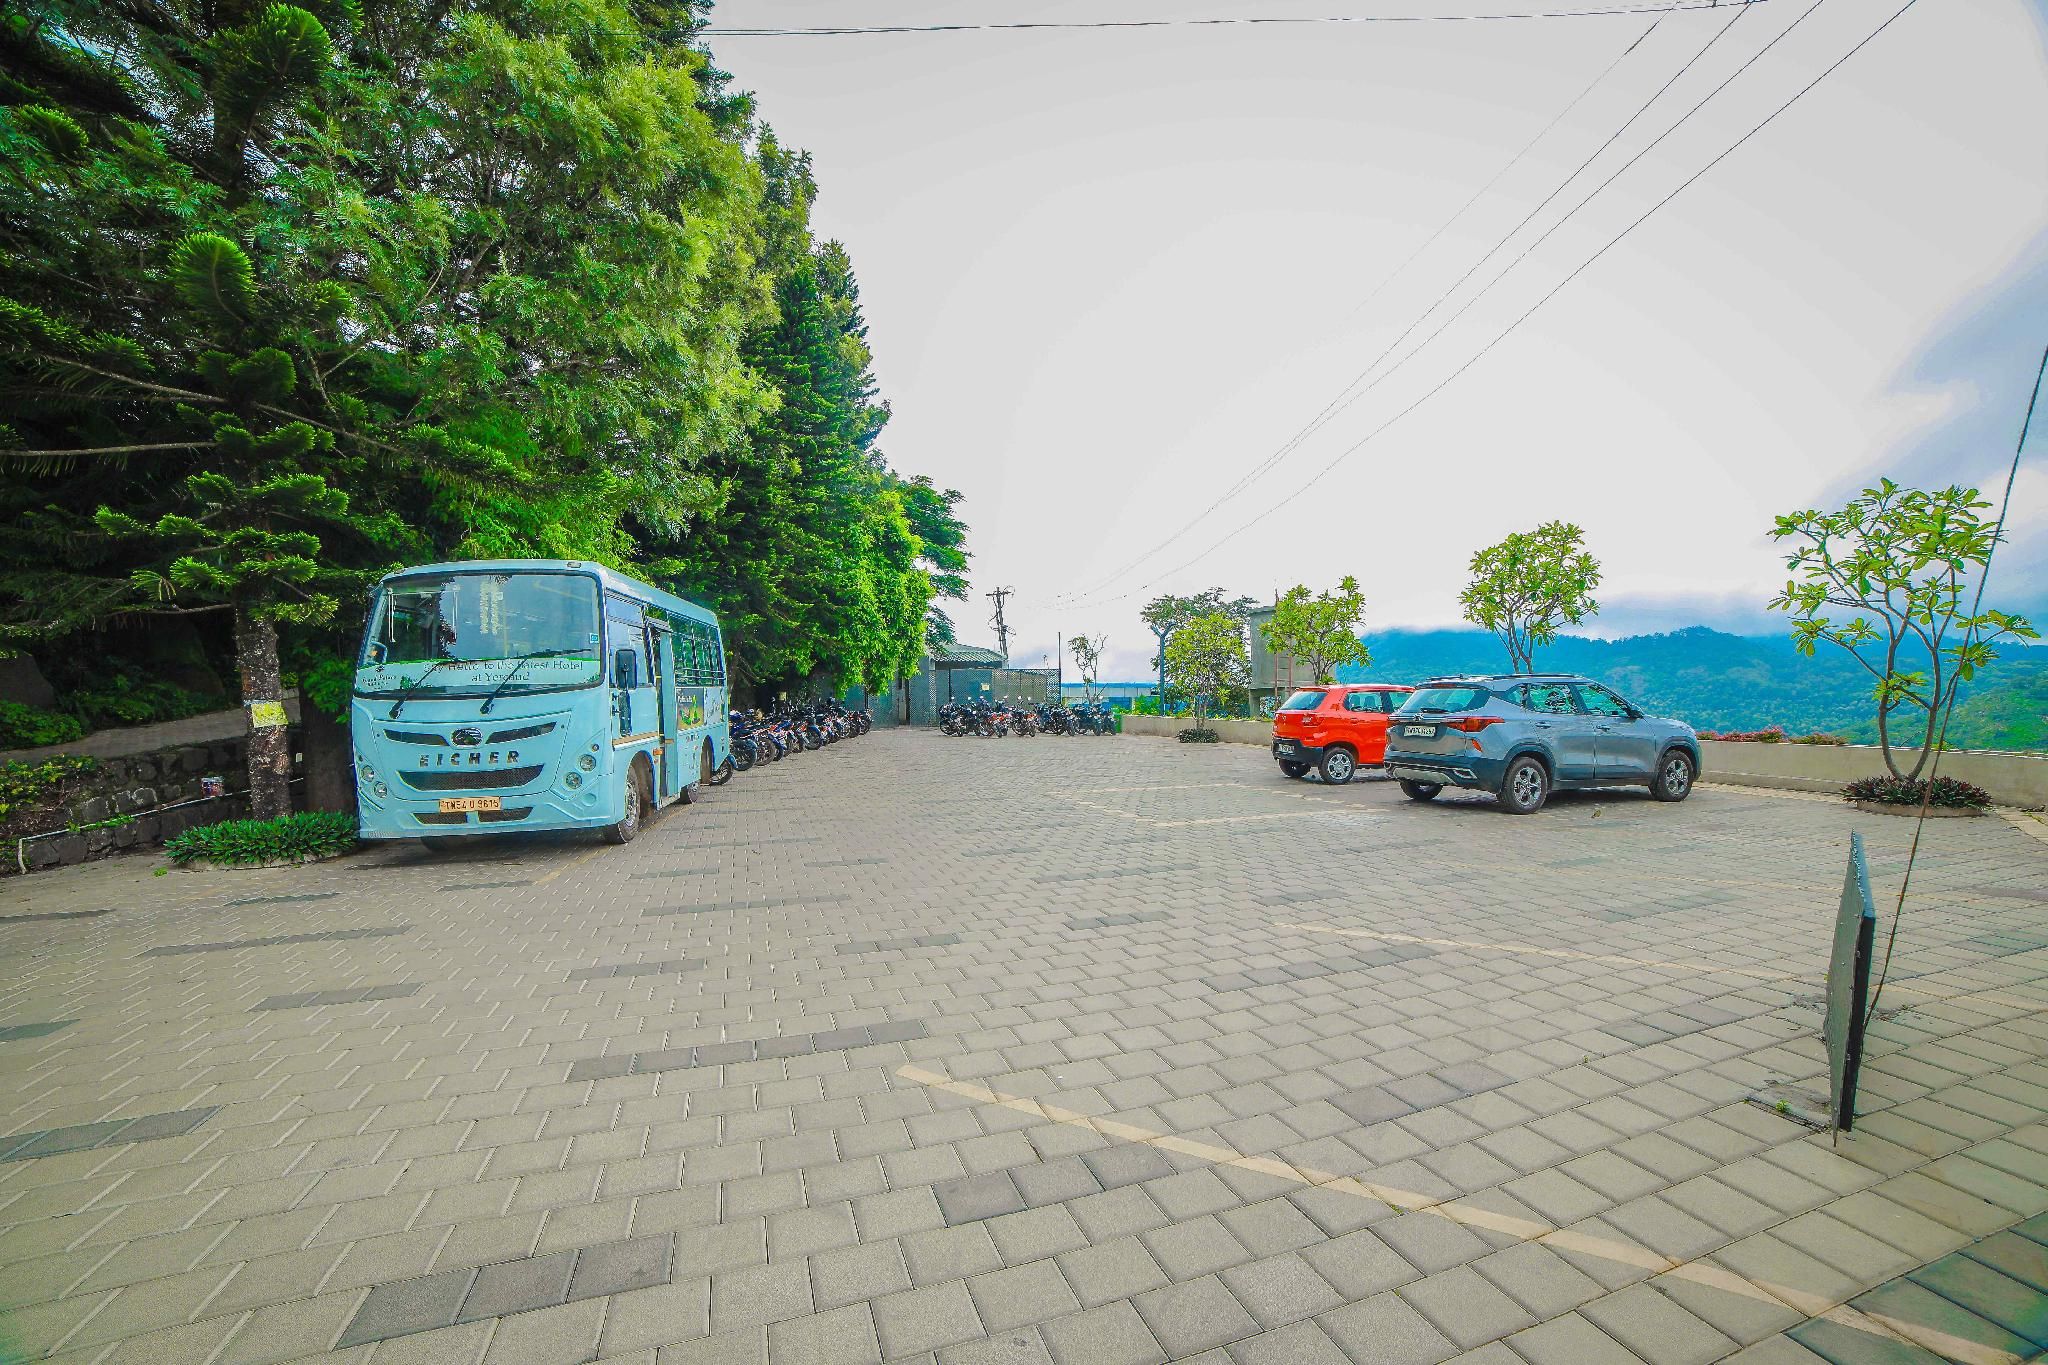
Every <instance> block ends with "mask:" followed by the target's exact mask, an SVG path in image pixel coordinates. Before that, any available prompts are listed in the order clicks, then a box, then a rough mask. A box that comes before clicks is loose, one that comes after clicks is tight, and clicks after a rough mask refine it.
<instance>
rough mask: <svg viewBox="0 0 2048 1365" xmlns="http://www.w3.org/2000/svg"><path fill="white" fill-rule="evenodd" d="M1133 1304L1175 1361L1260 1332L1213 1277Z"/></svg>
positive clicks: (1169, 1287) (1178, 1285)
mask: <svg viewBox="0 0 2048 1365" xmlns="http://www.w3.org/2000/svg"><path fill="white" fill-rule="evenodd" d="M1132 1302H1134V1303H1135V1304H1136V1305H1137V1308H1138V1312H1139V1313H1140V1314H1141V1315H1142V1316H1143V1317H1144V1319H1145V1322H1146V1325H1147V1326H1149V1327H1150V1328H1151V1329H1152V1335H1153V1337H1154V1338H1155V1339H1157V1341H1158V1342H1159V1344H1160V1345H1161V1346H1162V1347H1164V1348H1165V1349H1166V1352H1167V1354H1168V1355H1169V1356H1170V1357H1172V1358H1179V1357H1181V1356H1185V1355H1192V1354H1193V1353H1195V1352H1197V1351H1204V1350H1207V1349H1209V1348H1210V1347H1212V1346H1223V1345H1227V1344H1228V1343H1230V1342H1233V1341H1238V1340H1241V1339H1242V1338H1244V1337H1248V1336H1251V1335H1252V1334H1254V1333H1255V1332H1257V1331H1258V1330H1259V1325H1258V1323H1257V1321H1256V1320H1254V1319H1253V1318H1252V1316H1251V1314H1249V1313H1247V1312H1246V1311H1245V1310H1244V1306H1243V1305H1242V1304H1240V1303H1239V1302H1238V1301H1237V1298H1236V1296H1234V1295H1233V1294H1232V1293H1231V1292H1230V1289H1229V1288H1228V1286H1226V1285H1225V1284H1224V1283H1223V1281H1222V1280H1220V1279H1218V1278H1217V1277H1216V1276H1214V1275H1203V1276H1201V1277H1199V1278H1196V1279H1190V1280H1186V1281H1184V1282H1180V1283H1175V1284H1170V1285H1167V1286H1166V1287H1165V1288H1163V1289H1154V1290H1152V1291H1151V1292H1149V1293H1145V1294H1140V1295H1139V1296H1138V1297H1137V1298H1136V1299H1134V1300H1133V1301H1132Z"/></svg>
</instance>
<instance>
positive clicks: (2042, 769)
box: [1700, 739, 2048, 809]
mask: <svg viewBox="0 0 2048 1365" xmlns="http://www.w3.org/2000/svg"><path fill="white" fill-rule="evenodd" d="M1897 753H1898V755H1899V766H1900V767H1901V768H1910V767H1912V765H1913V760H1914V759H1915V758H1917V757H1918V756H1919V751H1918V750H1917V749H1902V750H1898V751H1897ZM1700 757H1701V758H1702V759H1703V760H1704V761H1705V764H1706V772H1704V773H1703V774H1701V776H1703V777H1704V778H1705V779H1706V780H1707V781H1709V782H1730V783H1734V784H1736V785H1738V786H1744V787H1778V788H1782V789H1785V790H1788V791H1806V792H1832V791H1837V790H1839V789H1840V788H1841V787H1842V786H1843V785H1844V784H1845V783H1849V782H1853V781H1855V780H1856V779H1857V778H1859V777H1875V776H1877V775H1878V774H1880V773H1882V772H1884V771H1885V766H1884V753H1883V751H1882V750H1880V749H1879V748H1878V747H1877V746H1876V745H1874V744H1755V743H1740V742H1735V743H1731V742H1729V741H1727V740H1719V739H1703V740H1701V741H1700ZM1941 775H1942V776H1943V777H1953V778H1955V779H1956V780H1957V781H1959V782H1969V783H1973V784H1975V785H1976V786H1979V787H1982V788H1983V789H1984V790H1985V791H1988V792H1990V793H1991V799H1992V800H1993V801H1996V802H1997V803H1998V804H1999V805H2001V806H2019V807H2021V808H2022V809H2027V808H2034V807H2039V806H2044V805H2048V757H2044V756H2042V755H2040V754H2003V753H1995V752H1991V751H1988V750H1983V749H1964V750H1951V751H1949V752H1948V753H1945V754H1943V755H1942V756H1941Z"/></svg>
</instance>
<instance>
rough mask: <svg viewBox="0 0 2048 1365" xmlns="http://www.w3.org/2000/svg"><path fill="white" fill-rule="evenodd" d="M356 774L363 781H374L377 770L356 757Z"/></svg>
mask: <svg viewBox="0 0 2048 1365" xmlns="http://www.w3.org/2000/svg"><path fill="white" fill-rule="evenodd" d="M356 776H358V777H360V778H362V779H363V781H365V782H374V781H376V780H377V770H376V769H375V768H373V767H371V766H370V765H369V764H367V763H365V762H363V761H362V760H360V759H358V760H357V761H356Z"/></svg>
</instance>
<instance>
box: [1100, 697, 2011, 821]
mask: <svg viewBox="0 0 2048 1365" xmlns="http://www.w3.org/2000/svg"><path fill="white" fill-rule="evenodd" d="M1193 724H1194V721H1192V720H1190V719H1189V718H1188V717H1186V716H1138V715H1128V716H1125V717H1124V718H1123V731H1124V733H1125V734H1127V735H1163V736H1165V737H1166V738H1168V739H1171V738H1172V737H1173V736H1175V735H1177V734H1179V733H1180V732H1181V731H1182V730H1185V729H1187V728H1188V727H1189V726H1190V725H1193ZM1209 724H1210V726H1211V728H1213V729H1215V730H1216V731H1217V732H1219V733H1220V734H1221V735H1222V736H1223V739H1224V742H1225V743H1228V744H1256V745H1259V746H1260V747H1262V748H1264V747H1268V746H1270V745H1271V744H1272V743H1273V723H1272V722H1271V721H1266V720H1215V721H1211V722H1210V723H1209ZM1899 753H1900V755H1901V759H1900V764H1899V766H1900V767H1910V766H1912V762H1913V759H1914V757H1915V756H1916V755H1917V753H1918V751H1917V750H1912V749H1905V750H1900V751H1899ZM1700 757H1701V759H1702V760H1703V761H1704V763H1705V766H1706V771H1705V772H1703V773H1701V774H1700V776H1701V777H1702V778H1703V779H1704V780H1705V781H1708V782H1726V783H1730V784H1732V785H1734V786H1740V787H1777V788H1780V789H1782V790H1786V791H1806V792H1835V791H1839V790H1840V789H1841V788H1842V787H1843V786H1844V785H1845V784H1847V783H1850V782H1853V781H1855V780H1856V779H1857V778H1859V777H1875V776H1877V775H1878V774H1879V773H1882V772H1883V771H1884V770H1885V767H1884V755H1883V753H1882V751H1880V750H1879V749H1878V748H1877V746H1876V745H1874V744H1744V743H1730V742H1729V741H1726V740H1719V739H1703V740H1701V741H1700ZM1941 772H1942V776H1944V777H1953V778H1956V779H1957V780H1959V781H1962V782H1969V783H1974V784H1975V785H1977V786H1979V787H1982V788H1983V789H1984V790H1985V791H1988V792H1990V793H1991V799H1992V800H1993V801H1996V802H1997V803H1998V804H1999V805H2001V806H2018V807H2020V808H2022V809H2028V810H2031V809H2038V808H2040V807H2043V806H2048V756H2044V755H2041V754H2004V753H1994V752H1989V751H1986V750H1981V749H1968V750H1960V751H1957V750H1952V751H1950V752H1949V753H1946V754H1943V755H1942V758H1941Z"/></svg>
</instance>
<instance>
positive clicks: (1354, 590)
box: [1259, 574, 1372, 683]
mask: <svg viewBox="0 0 2048 1365" xmlns="http://www.w3.org/2000/svg"><path fill="white" fill-rule="evenodd" d="M1364 620H1365V594H1364V593H1362V592H1360V591H1359V587H1358V580H1357V579H1356V578H1354V577H1352V576H1351V575H1350V574H1346V575H1344V578H1343V581H1342V582H1340V583H1338V584H1337V590H1336V591H1335V592H1319V593H1316V594H1314V595H1313V596H1311V595H1310V593H1309V590H1308V588H1307V586H1306V585H1303V584H1296V585H1295V586H1294V587H1291V588H1289V589H1288V590H1287V591H1286V592H1284V593H1282V594H1281V595H1280V600H1279V602H1278V603H1276V604H1275V606H1274V609H1273V619H1272V620H1270V621H1268V622H1266V624H1265V625H1263V626H1261V627H1260V628H1259V630H1260V633H1261V634H1263V635H1264V636H1265V637H1266V648H1267V649H1269V650H1271V651H1272V652H1273V653H1275V654H1289V655H1292V656H1293V657H1294V658H1295V659H1296V660H1297V661H1299V662H1301V663H1305V664H1307V665H1308V667H1309V671H1310V673H1311V674H1312V675H1313V676H1314V679H1315V681H1317V682H1319V683H1326V682H1331V681H1334V680H1335V679H1336V676H1337V669H1338V668H1339V667H1340V666H1342V665H1345V664H1352V665H1356V666H1358V667H1361V668H1363V667H1366V666H1368V665H1370V664H1371V663H1372V651H1371V650H1369V649H1367V648H1366V647H1365V642H1364V641H1362V640H1360V639H1359V638H1358V627H1359V625H1360V623H1361V622H1363V621H1364Z"/></svg>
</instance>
